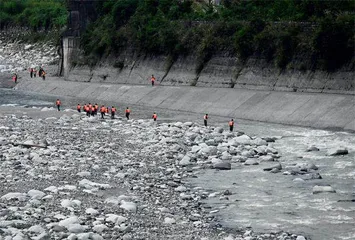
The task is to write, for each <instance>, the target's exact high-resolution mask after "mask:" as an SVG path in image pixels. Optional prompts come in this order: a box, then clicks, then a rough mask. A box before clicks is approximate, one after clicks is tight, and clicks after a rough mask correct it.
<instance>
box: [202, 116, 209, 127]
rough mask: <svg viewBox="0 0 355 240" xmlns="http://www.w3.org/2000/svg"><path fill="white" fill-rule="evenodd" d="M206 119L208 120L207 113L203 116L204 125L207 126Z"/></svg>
mask: <svg viewBox="0 0 355 240" xmlns="http://www.w3.org/2000/svg"><path fill="white" fill-rule="evenodd" d="M207 120H208V114H207V113H206V114H205V116H203V123H204V124H205V127H207Z"/></svg>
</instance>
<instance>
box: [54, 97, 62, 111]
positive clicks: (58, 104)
mask: <svg viewBox="0 0 355 240" xmlns="http://www.w3.org/2000/svg"><path fill="white" fill-rule="evenodd" d="M55 105H57V108H58V111H60V106H61V105H62V103H61V101H60V100H59V99H57V101H55Z"/></svg>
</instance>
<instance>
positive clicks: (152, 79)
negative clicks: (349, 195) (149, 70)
mask: <svg viewBox="0 0 355 240" xmlns="http://www.w3.org/2000/svg"><path fill="white" fill-rule="evenodd" d="M150 81H151V82H152V86H154V83H155V77H154V75H152V77H151V79H150Z"/></svg>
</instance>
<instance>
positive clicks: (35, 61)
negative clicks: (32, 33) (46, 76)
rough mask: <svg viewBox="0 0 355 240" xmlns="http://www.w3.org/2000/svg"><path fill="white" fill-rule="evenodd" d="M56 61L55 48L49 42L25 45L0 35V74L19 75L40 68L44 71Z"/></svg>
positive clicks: (56, 62)
mask: <svg viewBox="0 0 355 240" xmlns="http://www.w3.org/2000/svg"><path fill="white" fill-rule="evenodd" d="M58 60H59V56H58V53H57V47H55V45H54V44H53V43H51V42H37V43H26V42H23V41H21V40H19V39H18V38H13V39H9V36H7V35H6V34H0V73H5V74H6V73H20V72H24V71H28V69H29V68H31V67H36V68H38V67H40V66H42V67H43V68H45V69H46V68H47V67H48V66H50V65H57V64H58ZM37 70H38V69H37Z"/></svg>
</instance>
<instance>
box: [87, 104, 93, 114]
mask: <svg viewBox="0 0 355 240" xmlns="http://www.w3.org/2000/svg"><path fill="white" fill-rule="evenodd" d="M91 113H92V104H91V103H89V105H88V111H87V113H86V114H87V116H88V117H90V115H91Z"/></svg>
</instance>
